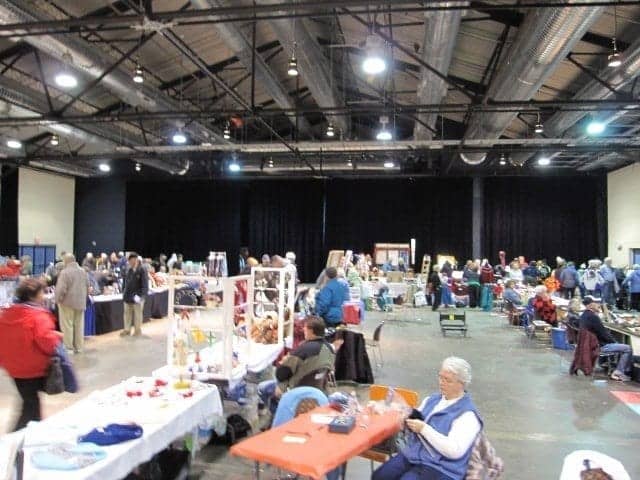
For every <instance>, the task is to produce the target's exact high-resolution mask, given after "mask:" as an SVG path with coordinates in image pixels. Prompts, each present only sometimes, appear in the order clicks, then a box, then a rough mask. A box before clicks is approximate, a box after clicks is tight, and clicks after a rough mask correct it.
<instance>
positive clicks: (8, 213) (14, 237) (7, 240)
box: [0, 166, 18, 255]
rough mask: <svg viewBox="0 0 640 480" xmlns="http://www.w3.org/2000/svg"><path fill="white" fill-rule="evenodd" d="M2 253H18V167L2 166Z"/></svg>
mask: <svg viewBox="0 0 640 480" xmlns="http://www.w3.org/2000/svg"><path fill="white" fill-rule="evenodd" d="M0 173H1V174H2V175H1V180H0V182H1V183H0V254H1V255H18V169H17V168H15V167H9V166H3V167H0Z"/></svg>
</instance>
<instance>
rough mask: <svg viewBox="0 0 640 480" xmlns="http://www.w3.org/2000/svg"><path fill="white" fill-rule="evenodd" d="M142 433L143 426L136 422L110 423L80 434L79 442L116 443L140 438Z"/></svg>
mask: <svg viewBox="0 0 640 480" xmlns="http://www.w3.org/2000/svg"><path fill="white" fill-rule="evenodd" d="M142 433H143V431H142V427H141V426H140V425H138V424H136V423H126V424H124V423H110V424H109V425H107V426H106V427H98V428H94V429H93V430H91V431H90V432H89V433H87V434H86V435H82V436H80V437H79V438H78V442H91V443H95V444H96V445H115V444H116V443H122V442H127V441H129V440H135V439H136V438H140V437H141V436H142Z"/></svg>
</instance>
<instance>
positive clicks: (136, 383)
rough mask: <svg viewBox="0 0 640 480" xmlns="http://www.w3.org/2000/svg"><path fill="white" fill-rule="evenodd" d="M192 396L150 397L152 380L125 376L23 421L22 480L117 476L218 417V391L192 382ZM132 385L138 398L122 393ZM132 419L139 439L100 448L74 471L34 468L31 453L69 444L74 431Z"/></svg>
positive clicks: (175, 393)
mask: <svg viewBox="0 0 640 480" xmlns="http://www.w3.org/2000/svg"><path fill="white" fill-rule="evenodd" d="M198 387H199V388H198V389H196V390H194V391H193V396H192V397H189V398H183V396H182V395H180V393H179V391H176V390H173V389H172V388H171V387H165V388H167V389H168V390H170V391H169V392H167V394H166V395H164V396H162V397H156V398H151V397H149V396H148V395H147V392H148V391H149V390H151V388H153V379H151V378H144V379H135V378H133V379H129V380H126V381H124V382H122V383H121V384H118V385H115V386H113V387H110V388H108V389H106V390H102V391H97V392H93V393H91V394H90V395H89V396H88V397H86V398H84V399H83V400H81V401H79V402H77V403H75V404H73V405H72V406H70V407H69V408H67V409H65V410H63V411H61V412H59V413H57V414H55V415H53V416H51V417H49V418H47V419H45V420H43V421H42V422H39V423H35V424H31V425H29V427H28V428H27V429H26V430H25V444H24V476H23V478H24V479H25V480H26V479H28V480H58V479H59V480H80V479H82V480H87V479H95V480H110V479H113V480H117V479H121V478H124V477H125V476H127V474H128V473H130V472H131V471H132V470H133V469H134V468H136V467H137V466H138V465H140V464H141V463H144V462H147V461H149V460H151V458H152V457H153V456H154V455H155V454H157V453H158V452H160V451H162V450H164V449H165V448H167V447H168V446H169V444H170V443H171V442H172V441H174V440H176V439H177V438H180V437H181V436H183V435H185V434H188V433H191V432H193V431H194V430H195V429H196V428H197V427H198V425H200V424H202V423H204V422H208V421H211V420H212V419H214V418H215V417H218V416H221V415H222V403H221V401H220V395H219V393H218V389H217V388H216V387H215V386H213V385H204V384H199V383H198ZM131 388H136V389H139V390H141V391H142V392H144V394H143V396H141V397H134V398H129V397H127V395H126V391H127V390H128V389H131ZM126 422H136V423H137V424H139V425H141V426H142V428H143V430H144V433H143V436H142V437H141V438H138V439H136V440H131V441H128V442H124V443H119V444H116V445H112V446H108V447H103V448H104V449H105V451H106V452H107V457H106V458H104V459H103V460H100V461H98V462H96V463H94V464H92V465H89V466H87V467H84V468H82V469H79V470H71V471H56V470H42V469H38V468H36V467H35V466H34V465H33V464H32V463H31V460H30V457H31V453H32V452H33V451H35V450H38V449H42V448H43V447H44V446H46V445H48V444H52V443H57V442H70V443H75V442H76V439H77V437H78V436H79V435H82V434H85V433H88V432H89V431H91V430H92V429H93V428H95V427H99V426H103V425H107V424H109V423H126Z"/></svg>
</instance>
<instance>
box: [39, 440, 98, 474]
mask: <svg viewBox="0 0 640 480" xmlns="http://www.w3.org/2000/svg"><path fill="white" fill-rule="evenodd" d="M106 456H107V452H105V450H104V449H102V448H100V447H99V446H97V445H94V444H93V443H78V444H77V445H74V444H72V443H55V444H53V445H50V446H48V447H47V448H45V449H43V450H36V451H35V452H33V453H32V454H31V463H33V465H34V466H35V467H36V468H40V469H43V470H78V469H80V468H84V467H87V466H89V465H91V464H93V463H96V462H97V461H99V460H102V459H103V458H105V457H106Z"/></svg>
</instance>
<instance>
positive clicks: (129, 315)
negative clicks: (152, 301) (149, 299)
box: [120, 252, 149, 337]
mask: <svg viewBox="0 0 640 480" xmlns="http://www.w3.org/2000/svg"><path fill="white" fill-rule="evenodd" d="M128 262H129V269H128V270H127V272H126V273H125V276H124V280H123V285H122V300H123V302H124V319H123V320H124V329H123V330H122V332H120V336H122V337H126V336H129V335H131V324H132V323H133V332H134V333H133V334H134V335H135V336H140V335H141V334H142V311H143V310H142V309H143V307H144V299H145V298H146V296H147V294H148V293H149V277H148V274H147V271H146V270H145V269H144V267H143V266H142V263H141V262H140V259H139V258H138V254H137V253H133V252H132V253H130V254H129V256H128Z"/></svg>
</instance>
